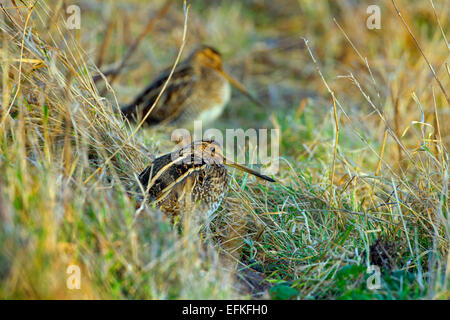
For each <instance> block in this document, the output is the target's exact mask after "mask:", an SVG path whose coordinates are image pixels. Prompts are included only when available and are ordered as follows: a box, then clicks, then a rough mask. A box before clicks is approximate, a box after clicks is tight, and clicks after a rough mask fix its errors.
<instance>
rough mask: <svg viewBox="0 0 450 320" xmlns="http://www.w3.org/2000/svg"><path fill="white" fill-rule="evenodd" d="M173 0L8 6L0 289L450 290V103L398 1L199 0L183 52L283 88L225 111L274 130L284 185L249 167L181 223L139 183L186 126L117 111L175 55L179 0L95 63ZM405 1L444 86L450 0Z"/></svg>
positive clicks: (163, 292) (422, 294)
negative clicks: (71, 23)
mask: <svg viewBox="0 0 450 320" xmlns="http://www.w3.org/2000/svg"><path fill="white" fill-rule="evenodd" d="M5 2H7V1H5ZM25 3H28V5H30V4H31V3H32V2H30V1H28V2H25ZM33 3H34V2H33ZM164 4H166V2H165V1H152V2H151V4H150V3H146V2H144V1H131V0H130V1H125V0H121V1H89V2H88V1H80V4H79V5H80V7H81V12H82V16H81V17H82V20H81V29H80V30H67V29H66V28H65V25H64V21H65V19H66V16H65V14H64V6H63V2H62V1H56V2H51V3H50V2H45V1H37V2H36V4H35V6H34V7H31V6H29V7H28V8H18V9H14V8H13V7H14V6H13V4H12V3H10V2H7V3H6V4H4V7H5V11H4V12H2V13H1V15H2V22H1V24H0V30H1V33H0V35H1V69H2V86H1V94H2V100H1V101H2V103H1V109H0V110H1V113H0V120H1V123H0V221H1V224H0V297H2V298H12V299H44V298H49V299H55V298H58V299H74V298H82V299H89V298H90V299H181V298H192V299H225V298H272V299H448V298H449V297H450V295H449V289H450V283H449V276H450V267H449V264H448V262H449V261H450V260H449V257H450V256H449V240H450V220H449V210H448V182H449V179H448V177H449V176H448V150H449V148H450V130H449V129H450V127H449V123H450V122H449V121H448V119H449V108H448V101H447V100H446V98H445V95H444V93H443V92H442V90H441V88H440V86H439V84H438V83H437V81H436V80H435V79H434V78H433V76H432V74H431V73H430V69H429V66H428V65H427V63H426V61H425V59H424V58H423V56H422V54H421V52H420V51H419V50H418V48H417V46H416V44H415V42H414V39H413V38H412V37H411V34H410V33H409V32H408V30H407V29H406V28H405V27H404V26H403V24H402V22H401V20H400V19H399V17H398V15H397V13H396V11H395V8H394V6H393V4H392V3H391V2H384V3H383V4H380V7H381V13H382V15H381V23H382V27H381V29H380V30H368V29H367V28H366V27H365V21H366V18H367V14H366V8H367V5H369V4H371V3H367V4H366V3H365V2H359V3H358V4H357V5H356V4H352V2H350V1H339V2H334V1H329V2H326V1H293V0H289V1H284V2H281V3H276V4H275V2H273V3H272V2H264V1H250V0H249V1H230V2H229V3H228V2H227V3H226V4H224V3H223V2H220V1H211V2H208V5H206V4H205V3H204V2H203V1H192V2H191V8H190V12H189V18H188V21H187V24H188V32H187V34H188V36H187V39H186V48H185V53H186V52H188V51H190V50H191V48H193V47H194V46H195V45H197V44H199V43H208V44H210V45H213V46H215V47H217V48H218V49H219V50H220V51H221V52H222V53H223V55H224V61H225V64H226V68H227V69H228V70H229V71H230V73H232V74H233V75H234V76H235V77H237V78H239V79H241V80H242V81H243V82H244V83H245V85H246V87H247V88H249V89H250V91H252V92H253V93H255V95H257V96H258V97H259V98H260V99H261V100H263V101H265V102H266V104H267V107H266V108H265V109H260V108H258V107H256V106H253V105H252V104H251V103H250V102H248V100H246V99H245V98H244V97H242V96H240V95H238V94H237V93H236V94H235V93H234V92H233V97H232V101H231V103H230V106H229V107H228V108H227V109H226V111H225V114H224V115H223V116H222V117H221V118H220V120H219V121H218V122H217V123H215V124H214V125H215V126H216V127H217V128H219V129H221V130H224V129H225V128H243V129H248V128H264V127H267V128H277V129H280V131H281V147H280V170H279V172H278V173H277V174H276V178H277V179H278V181H279V182H278V183H275V184H261V183H260V182H259V181H256V180H254V178H250V177H247V176H242V175H241V174H239V173H237V172H233V178H232V183H231V186H230V191H229V193H228V195H227V198H226V200H225V201H224V203H223V205H222V206H221V208H220V209H219V211H218V212H216V213H215V215H214V218H213V220H212V221H211V223H210V225H208V226H203V225H197V224H196V222H195V221H191V224H189V225H185V226H184V227H182V228H178V227H174V226H173V225H172V223H171V221H170V219H168V218H167V217H165V216H164V215H163V214H161V213H160V212H158V211H157V210H156V209H154V208H144V209H143V210H141V211H139V210H138V211H137V210H136V209H135V206H136V204H135V200H134V199H133V198H130V197H129V196H128V192H127V191H128V190H129V189H130V188H132V187H133V186H134V184H135V183H136V174H138V173H139V172H140V171H141V170H142V169H143V168H144V167H145V166H146V165H147V164H148V163H150V161H151V160H152V158H153V157H155V156H157V155H159V154H161V153H163V152H166V151H168V150H170V148H171V147H172V146H173V145H172V144H171V142H170V131H169V130H168V129H154V128H153V129H152V128H150V129H149V128H147V129H143V130H139V131H138V132H137V133H136V135H134V136H133V135H132V132H133V129H134V128H133V127H132V126H129V125H128V124H127V123H125V122H124V121H123V119H122V118H121V117H120V116H118V115H117V114H116V112H115V110H116V106H117V105H118V104H124V103H126V102H128V101H130V100H131V99H132V98H133V97H134V96H135V95H136V94H137V93H138V92H139V91H140V90H141V89H142V88H143V87H144V86H145V85H146V84H147V83H148V82H150V81H151V79H152V78H153V77H154V76H155V75H156V74H157V72H158V70H161V69H162V68H164V67H166V66H167V65H171V64H172V63H173V62H174V59H175V57H176V54H177V47H178V46H179V45H180V42H181V38H182V33H183V20H184V15H183V8H182V5H181V3H178V2H176V1H175V2H174V3H173V4H172V5H171V7H170V8H169V10H168V11H167V13H166V14H165V15H163V16H161V17H160V18H158V19H157V20H156V21H155V24H154V27H153V29H152V30H150V31H149V33H148V34H147V36H146V37H144V38H143V39H142V41H141V43H140V44H139V46H138V47H137V49H136V51H135V52H134V53H133V55H132V56H131V57H130V60H129V61H128V63H127V65H126V67H125V68H124V70H123V72H122V73H120V74H119V76H118V77H117V79H116V80H115V81H114V83H113V84H112V85H111V86H110V87H107V88H106V89H105V85H104V82H103V81H98V82H96V83H94V82H93V80H92V77H93V76H95V75H96V74H98V69H101V70H103V71H105V70H109V69H111V68H114V67H116V66H117V65H118V64H119V63H120V61H121V59H122V58H123V56H124V55H125V54H126V52H127V48H129V47H130V45H131V44H132V42H133V40H134V39H136V37H137V35H138V34H140V32H142V29H143V28H144V26H146V25H147V23H148V21H149V19H150V18H149V17H152V16H154V15H155V13H156V12H157V11H158V10H160V9H161V8H162V7H163V6H164ZM396 4H397V6H398V8H399V9H400V10H401V12H402V15H403V16H404V18H405V20H406V21H407V23H408V25H409V27H410V28H411V30H412V32H413V34H414V37H415V38H416V39H417V41H418V43H419V45H420V47H421V49H422V50H423V53H424V55H425V56H426V57H427V59H428V60H429V62H430V64H431V65H432V66H433V68H434V70H435V71H436V77H437V78H438V79H439V81H440V82H441V83H442V87H443V89H444V90H447V92H446V94H447V95H448V94H449V92H448V91H449V90H448V89H447V88H449V87H450V86H449V82H450V77H449V67H448V66H449V60H448V59H449V58H448V57H449V47H448V45H447V43H446V39H445V34H446V33H448V22H447V21H446V17H447V16H448V14H447V13H448V9H449V8H448V6H449V5H448V3H447V2H445V1H434V2H433V5H434V7H435V8H436V9H435V10H434V9H433V6H432V3H431V2H427V1H408V2H406V1H401V0H398V1H396ZM5 12H6V13H5ZM87 30H88V31H87ZM106 34H110V36H108V37H105V35H106ZM301 37H304V38H306V39H308V47H306V45H305V42H304V41H303V40H302V39H301ZM105 39H106V40H105ZM309 50H310V51H309ZM312 57H313V58H314V59H315V61H316V63H314V62H313V59H312ZM366 59H367V60H366ZM99 61H100V62H101V64H98V62H99ZM366 61H367V63H366ZM319 71H320V72H319ZM321 75H322V77H323V78H322V77H321ZM325 84H326V85H328V86H329V88H330V89H329V90H328V89H327V88H326V85H325ZM332 95H333V96H334V98H335V102H336V104H335V108H333V103H332ZM335 116H336V117H335ZM337 128H339V130H336V129H337ZM336 141H337V142H338V143H337V144H336ZM108 160H110V161H108ZM90 176H93V178H92V179H88V177H90ZM377 240H382V241H381V242H378V243H383V245H380V246H378V247H377V245H376V243H377ZM391 248H392V250H393V252H391V251H390V250H391ZM379 252H381V254H379V257H378V256H377V257H378V258H379V259H378V260H380V261H381V262H380V263H378V265H379V267H380V268H381V287H380V288H379V289H377V290H371V289H369V288H368V286H367V282H368V281H371V278H370V277H371V275H372V274H371V273H368V272H367V268H368V266H369V265H370V264H372V263H373V262H374V261H373V260H374V259H375V258H374V256H373V255H377V253H379ZM383 261H389V263H384V262H383ZM69 265H77V266H79V267H80V268H81V289H80V290H69V289H67V286H66V281H67V277H68V274H67V273H66V270H67V267H68V266H69Z"/></svg>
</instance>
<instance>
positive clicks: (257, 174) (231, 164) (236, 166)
mask: <svg viewBox="0 0 450 320" xmlns="http://www.w3.org/2000/svg"><path fill="white" fill-rule="evenodd" d="M224 163H225V164H226V165H227V166H230V167H233V168H236V169H239V170H242V171H244V172H247V173H249V174H252V175H254V176H256V177H258V178H261V179H264V180H267V181H270V182H275V180H273V179H272V178H270V177H268V176H265V175H263V174H261V173H259V172H258V171H255V170H253V169H250V168H247V167H244V166H242V165H240V164H237V163H235V162H233V161H229V160H228V159H224Z"/></svg>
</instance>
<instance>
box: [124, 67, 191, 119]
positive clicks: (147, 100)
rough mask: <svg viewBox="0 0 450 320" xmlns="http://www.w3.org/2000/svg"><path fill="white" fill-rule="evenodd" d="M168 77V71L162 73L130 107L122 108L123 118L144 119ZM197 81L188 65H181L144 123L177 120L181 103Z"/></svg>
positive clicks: (180, 110)
mask: <svg viewBox="0 0 450 320" xmlns="http://www.w3.org/2000/svg"><path fill="white" fill-rule="evenodd" d="M169 75H170V70H166V71H165V72H163V73H162V74H161V75H160V76H159V77H158V78H157V79H156V80H155V81H154V82H153V83H152V84H151V85H150V86H148V87H147V88H146V89H145V90H144V91H143V92H142V93H141V94H140V95H139V96H138V97H137V98H136V99H135V100H134V101H133V102H132V103H131V104H130V105H128V106H126V107H124V108H122V109H121V111H122V113H123V114H124V116H125V117H126V118H128V119H133V118H136V119H138V118H142V117H144V116H145V115H146V114H147V112H148V111H149V110H150V108H151V107H152V106H153V104H154V103H155V101H156V98H157V97H158V95H159V93H160V91H161V90H162V88H163V86H164V83H166V81H167V79H168V77H169ZM197 80H198V77H197V76H196V75H195V73H194V70H193V69H192V67H191V66H190V65H188V64H182V65H180V66H179V67H177V68H176V69H175V71H174V73H173V75H172V78H171V80H170V82H169V84H168V86H167V87H166V89H165V91H164V92H163V95H162V96H161V98H160V101H159V103H158V105H157V106H156V107H155V108H154V109H153V111H152V113H151V114H150V116H149V117H148V118H147V120H146V122H147V123H149V124H155V123H160V122H162V121H167V120H174V119H175V118H177V117H178V116H179V115H180V114H181V112H182V111H183V110H182V107H183V103H182V102H183V101H185V100H186V99H187V98H188V97H189V96H190V94H191V91H192V88H193V87H194V85H195V83H196V82H197Z"/></svg>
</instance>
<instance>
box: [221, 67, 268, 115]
mask: <svg viewBox="0 0 450 320" xmlns="http://www.w3.org/2000/svg"><path fill="white" fill-rule="evenodd" d="M220 73H221V74H222V76H223V77H224V78H225V79H227V80H228V82H229V83H231V85H232V86H233V87H235V88H236V89H238V90H239V91H240V92H242V94H243V95H244V96H246V97H247V98H249V99H250V100H251V101H253V102H254V103H256V104H257V105H258V106H260V107H263V106H264V105H263V104H262V103H261V102H259V101H258V99H256V98H255V97H253V96H252V95H251V94H250V93H249V92H248V91H247V89H245V87H244V86H243V85H242V84H241V83H240V82H239V81H237V80H236V79H234V78H233V77H232V76H230V75H229V74H228V73H226V72H225V71H223V70H221V71H220Z"/></svg>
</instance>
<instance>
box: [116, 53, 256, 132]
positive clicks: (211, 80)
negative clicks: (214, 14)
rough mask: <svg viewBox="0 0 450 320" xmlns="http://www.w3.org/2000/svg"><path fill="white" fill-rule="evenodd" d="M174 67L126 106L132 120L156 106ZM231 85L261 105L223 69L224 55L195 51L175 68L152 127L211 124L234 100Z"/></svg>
mask: <svg viewBox="0 0 450 320" xmlns="http://www.w3.org/2000/svg"><path fill="white" fill-rule="evenodd" d="M169 74H170V68H169V69H166V70H165V71H163V72H162V73H161V74H160V75H159V76H158V77H157V78H156V79H155V80H154V82H153V83H152V84H151V85H150V86H148V87H147V88H146V89H145V90H144V91H143V92H142V93H141V94H140V95H139V96H138V97H137V98H136V99H135V100H134V101H133V102H132V103H131V104H129V105H128V106H125V107H122V109H121V112H122V114H123V115H124V116H125V117H126V118H127V119H129V120H131V121H133V120H137V121H141V120H142V118H143V117H144V116H145V115H146V114H147V112H148V111H149V110H150V108H151V107H152V105H153V103H154V102H155V100H156V98H157V96H158V94H159V93H160V91H161V89H162V87H163V86H164V83H165V82H166V80H167V78H168V77H169ZM230 83H231V84H232V85H233V86H234V87H236V88H237V89H238V90H239V91H241V92H242V93H243V94H244V95H246V96H247V97H248V98H249V99H251V100H252V101H253V102H255V103H256V104H258V105H260V106H261V103H260V102H258V100H256V99H255V98H254V97H253V96H251V95H250V94H249V93H248V91H247V90H246V89H245V88H244V86H242V85H241V84H240V83H239V82H238V81H237V80H235V79H234V78H232V77H231V76H230V75H229V74H227V73H226V72H225V71H224V70H223V67H222V57H221V55H220V53H219V52H218V51H217V50H216V49H214V48H212V47H208V46H201V47H199V48H197V49H196V50H194V51H193V52H192V53H191V54H190V55H189V57H188V58H187V59H186V60H184V61H182V62H180V64H179V65H178V66H177V67H176V68H175V71H174V73H173V75H172V78H171V80H170V82H169V84H168V86H167V87H166V89H165V91H164V93H163V95H162V96H161V98H160V101H159V102H158V105H157V106H155V108H154V109H153V110H152V112H151V113H150V115H149V116H148V117H147V119H146V123H147V124H149V125H155V124H172V125H175V124H180V123H186V122H189V121H194V120H202V121H205V122H211V121H213V120H215V119H216V118H217V117H219V116H220V115H221V114H222V112H223V110H224V108H225V106H226V104H227V103H228V101H229V100H230V95H231V88H230Z"/></svg>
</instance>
